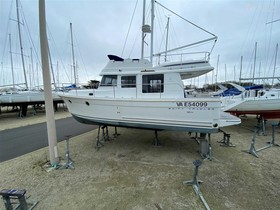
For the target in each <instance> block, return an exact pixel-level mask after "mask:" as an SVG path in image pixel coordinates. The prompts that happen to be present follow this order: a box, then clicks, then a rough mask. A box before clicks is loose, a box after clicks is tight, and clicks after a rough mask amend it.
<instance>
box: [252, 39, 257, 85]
mask: <svg viewBox="0 0 280 210" xmlns="http://www.w3.org/2000/svg"><path fill="white" fill-rule="evenodd" d="M257 44H258V43H257V42H256V43H255V57H254V68H253V80H252V85H253V84H254V82H255V71H256V59H257Z"/></svg>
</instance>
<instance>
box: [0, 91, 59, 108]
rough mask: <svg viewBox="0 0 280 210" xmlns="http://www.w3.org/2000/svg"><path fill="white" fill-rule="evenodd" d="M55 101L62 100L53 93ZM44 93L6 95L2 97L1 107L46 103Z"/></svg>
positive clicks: (25, 92) (28, 92) (29, 92)
mask: <svg viewBox="0 0 280 210" xmlns="http://www.w3.org/2000/svg"><path fill="white" fill-rule="evenodd" d="M52 96H53V100H54V101H60V100H61V98H60V97H59V96H58V95H57V94H56V93H53V94H52ZM44 102H45V96H44V92H37V91H22V92H14V93H4V94H2V95H0V105H5V106H7V105H17V104H25V103H27V104H32V103H44Z"/></svg>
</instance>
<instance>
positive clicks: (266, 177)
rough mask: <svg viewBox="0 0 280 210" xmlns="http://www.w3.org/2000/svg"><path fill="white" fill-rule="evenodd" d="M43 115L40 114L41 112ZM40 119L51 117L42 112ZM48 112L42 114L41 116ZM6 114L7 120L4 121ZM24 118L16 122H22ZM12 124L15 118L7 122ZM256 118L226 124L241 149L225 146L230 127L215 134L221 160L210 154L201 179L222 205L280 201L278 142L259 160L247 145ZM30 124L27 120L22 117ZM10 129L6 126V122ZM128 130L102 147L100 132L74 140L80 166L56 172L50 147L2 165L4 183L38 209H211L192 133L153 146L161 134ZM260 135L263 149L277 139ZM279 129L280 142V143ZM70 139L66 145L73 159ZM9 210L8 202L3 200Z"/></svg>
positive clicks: (256, 208)
mask: <svg viewBox="0 0 280 210" xmlns="http://www.w3.org/2000/svg"><path fill="white" fill-rule="evenodd" d="M34 118H36V117H34ZM37 118H38V119H37V122H39V121H42V120H44V118H43V117H42V116H37ZM39 118H40V120H39ZM2 119H3V113H2V115H0V123H1V126H2V125H3V123H2V121H1V120H2ZM16 120H19V119H16V118H15V119H13V120H10V122H9V123H14V127H15V125H16V124H17V123H18V122H16V123H15V122H12V121H16ZM5 122H6V123H5V125H6V124H9V123H7V122H8V121H5ZM255 124H256V119H255V118H254V117H248V118H242V125H241V126H232V127H228V128H226V129H225V130H226V132H228V133H230V134H231V141H232V142H233V143H234V144H235V145H236V147H222V146H220V144H219V143H217V141H219V140H221V139H222V137H223V135H222V133H217V134H213V135H212V136H211V143H212V151H213V160H212V161H210V160H204V161H203V163H202V165H201V166H200V168H199V173H198V177H199V179H201V180H203V183H202V184H201V185H200V189H201V192H202V195H203V196H204V198H205V200H206V201H207V203H208V205H209V207H210V208H211V209H215V210H220V209H221V210H224V209H232V210H237V209H240V210H244V209H246V210H249V209H252V210H264V209H269V210H272V209H275V210H276V209H279V206H280V199H279V195H280V187H279V186H280V165H279V162H280V156H279V149H280V148H278V147H272V148H269V149H266V150H263V151H261V152H259V153H258V155H259V158H256V157H254V156H252V155H250V154H247V153H245V152H241V150H247V149H249V147H250V144H251V140H252V137H253V132H252V129H253V128H254V125H255ZM21 125H22V123H21ZM2 127H3V126H2ZM118 132H119V133H120V135H119V136H118V137H117V138H113V135H112V134H113V133H114V129H113V128H109V133H110V138H111V141H109V142H106V143H104V147H102V148H100V149H99V150H98V151H97V150H95V148H94V145H95V138H96V136H97V130H93V131H91V132H89V133H85V134H82V135H80V136H76V137H73V138H71V139H70V157H71V159H72V160H73V162H74V166H75V169H60V170H51V171H49V172H47V171H46V169H49V168H48V167H47V166H48V148H43V149H40V150H37V151H35V152H32V153H29V154H26V155H24V156H21V157H18V158H15V159H13V160H10V161H6V162H3V163H1V164H0V177H1V179H0V186H1V188H2V189H26V190H27V196H30V197H29V198H28V199H27V201H28V202H35V201H38V202H39V203H38V204H37V206H36V208H35V209H38V210H39V209H42V210H45V209H54V210H63V209H86V210H87V209H89V210H90V209H108V210H110V209H113V210H116V209H119V210H124V209H134V210H138V209H139V210H140V209H145V210H146V209H151V210H152V209H155V210H158V209H178V210H179V209H196V210H199V209H204V206H203V204H202V202H201V201H200V199H199V197H198V196H197V195H196V194H195V192H194V190H193V188H192V187H191V186H187V185H184V184H183V181H186V180H191V179H192V178H193V173H194V165H193V161H194V160H196V159H201V157H200V155H199V152H198V149H199V147H198V145H197V143H196V141H194V140H193V139H192V138H191V137H190V136H189V135H188V134H187V133H184V132H174V131H173V132H170V131H162V132H159V139H160V140H161V143H162V144H163V146H160V147H155V146H153V145H152V142H153V140H154V132H153V131H146V130H137V129H126V128H118ZM267 134H268V135H267V136H257V137H256V148H261V147H263V146H265V143H266V142H267V141H270V140H271V121H268V122H267ZM279 136H280V135H279V127H277V128H276V143H277V142H279V143H280V139H279ZM65 148H66V144H65V142H61V143H59V144H58V151H59V156H60V157H61V163H64V162H65V158H64V157H65ZM0 209H1V210H2V209H3V210H4V203H3V202H0Z"/></svg>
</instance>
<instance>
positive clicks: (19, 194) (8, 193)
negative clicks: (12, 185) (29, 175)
mask: <svg viewBox="0 0 280 210" xmlns="http://www.w3.org/2000/svg"><path fill="white" fill-rule="evenodd" d="M25 193H26V190H15V189H11V190H7V189H4V190H1V191H0V195H2V198H3V201H4V205H5V208H6V210H13V209H14V208H13V204H16V205H17V206H16V207H15V209H21V210H31V209H33V208H34V207H35V206H36V205H37V204H38V202H35V203H28V202H27V201H26V198H25ZM11 200H18V203H12V202H11Z"/></svg>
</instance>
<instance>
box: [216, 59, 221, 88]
mask: <svg viewBox="0 0 280 210" xmlns="http://www.w3.org/2000/svg"><path fill="white" fill-rule="evenodd" d="M219 60H220V55H218V59H217V70H216V85H215V91H216V90H217V83H218V70H219Z"/></svg>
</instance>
